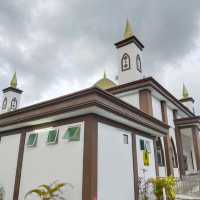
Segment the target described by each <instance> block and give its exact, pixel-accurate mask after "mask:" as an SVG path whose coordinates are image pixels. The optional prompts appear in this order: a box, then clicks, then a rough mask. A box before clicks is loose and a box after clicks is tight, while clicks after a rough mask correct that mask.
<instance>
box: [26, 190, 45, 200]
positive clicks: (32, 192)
mask: <svg viewBox="0 0 200 200" xmlns="http://www.w3.org/2000/svg"><path fill="white" fill-rule="evenodd" d="M30 194H36V195H38V196H39V197H42V196H44V195H46V192H45V191H44V190H41V189H33V190H31V191H29V192H28V193H27V194H26V195H25V198H26V197H27V196H29V195H30Z"/></svg>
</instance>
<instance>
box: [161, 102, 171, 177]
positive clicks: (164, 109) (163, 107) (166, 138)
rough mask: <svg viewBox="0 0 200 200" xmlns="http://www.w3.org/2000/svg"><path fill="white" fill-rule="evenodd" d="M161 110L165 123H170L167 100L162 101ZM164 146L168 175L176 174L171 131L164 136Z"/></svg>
mask: <svg viewBox="0 0 200 200" xmlns="http://www.w3.org/2000/svg"><path fill="white" fill-rule="evenodd" d="M161 111H162V120H163V122H164V123H165V124H168V118H167V104H166V102H165V101H161ZM164 146H165V158H166V167H167V175H168V176H170V175H174V169H173V162H172V155H171V150H170V148H171V141H170V136H169V133H168V135H167V136H164Z"/></svg>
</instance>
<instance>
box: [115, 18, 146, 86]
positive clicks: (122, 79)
mask: <svg viewBox="0 0 200 200" xmlns="http://www.w3.org/2000/svg"><path fill="white" fill-rule="evenodd" d="M115 46H116V48H117V50H118V59H119V70H118V79H119V84H125V83H129V82H132V81H136V80H139V79H142V78H143V77H144V74H143V66H142V51H143V48H144V46H143V44H142V43H141V42H140V41H139V40H138V39H137V37H136V36H135V35H134V34H133V31H132V28H131V25H130V23H129V21H128V20H127V22H126V27H125V32H124V38H123V40H121V41H120V42H117V43H116V44H115Z"/></svg>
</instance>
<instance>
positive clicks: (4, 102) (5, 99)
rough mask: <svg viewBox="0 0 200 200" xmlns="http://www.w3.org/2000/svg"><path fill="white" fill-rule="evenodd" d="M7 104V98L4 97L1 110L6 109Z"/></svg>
mask: <svg viewBox="0 0 200 200" xmlns="http://www.w3.org/2000/svg"><path fill="white" fill-rule="evenodd" d="M7 103H8V100H7V97H5V98H4V100H3V105H2V110H5V109H6V107H7Z"/></svg>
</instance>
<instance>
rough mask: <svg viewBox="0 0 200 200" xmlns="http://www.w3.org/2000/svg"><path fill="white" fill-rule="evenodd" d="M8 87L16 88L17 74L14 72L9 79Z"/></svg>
mask: <svg viewBox="0 0 200 200" xmlns="http://www.w3.org/2000/svg"><path fill="white" fill-rule="evenodd" d="M10 87H12V88H17V74H16V72H15V73H14V75H13V77H12V80H11V81H10Z"/></svg>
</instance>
